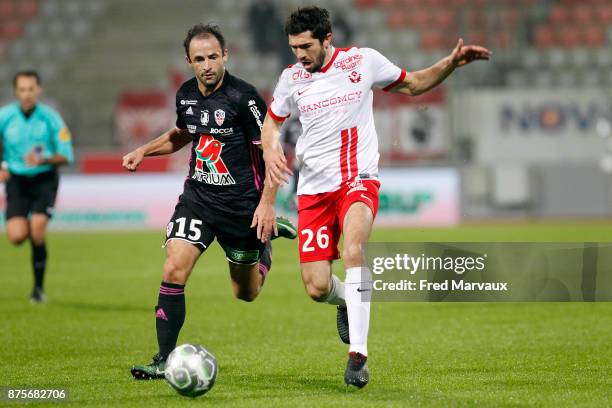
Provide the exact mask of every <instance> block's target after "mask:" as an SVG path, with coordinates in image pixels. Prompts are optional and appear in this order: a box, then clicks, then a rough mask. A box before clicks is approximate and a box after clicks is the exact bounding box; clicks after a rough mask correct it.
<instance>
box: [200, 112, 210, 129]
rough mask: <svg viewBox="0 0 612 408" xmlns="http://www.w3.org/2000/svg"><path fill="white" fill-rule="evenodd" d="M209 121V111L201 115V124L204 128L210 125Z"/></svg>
mask: <svg viewBox="0 0 612 408" xmlns="http://www.w3.org/2000/svg"><path fill="white" fill-rule="evenodd" d="M208 120H209V115H208V111H207V110H203V111H202V114H201V115H200V123H201V124H202V126H206V125H208Z"/></svg>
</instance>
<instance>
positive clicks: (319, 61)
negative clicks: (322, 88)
mask: <svg viewBox="0 0 612 408" xmlns="http://www.w3.org/2000/svg"><path fill="white" fill-rule="evenodd" d="M323 61H325V50H324V49H321V52H320V53H319V55H317V58H316V59H315V61H314V62H313V64H312V66H311V67H310V68H306V71H308V72H310V73H311V74H313V73H315V72H317V71H319V70H320V69H321V68H323Z"/></svg>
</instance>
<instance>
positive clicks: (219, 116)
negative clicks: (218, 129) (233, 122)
mask: <svg viewBox="0 0 612 408" xmlns="http://www.w3.org/2000/svg"><path fill="white" fill-rule="evenodd" d="M215 122H217V125H219V126H221V125H223V122H225V111H224V110H222V109H217V110H216V111H215Z"/></svg>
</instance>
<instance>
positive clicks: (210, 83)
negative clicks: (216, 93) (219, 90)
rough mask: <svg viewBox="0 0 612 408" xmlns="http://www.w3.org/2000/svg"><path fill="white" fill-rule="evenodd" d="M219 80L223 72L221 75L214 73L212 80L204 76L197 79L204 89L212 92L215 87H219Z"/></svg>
mask: <svg viewBox="0 0 612 408" xmlns="http://www.w3.org/2000/svg"><path fill="white" fill-rule="evenodd" d="M221 78H223V72H221V73H217V72H215V73H214V74H213V75H212V78H210V79H208V78H206V76H204V75H202V76H200V78H198V79H199V80H200V82H201V83H202V85H204V88H206V89H208V90H209V91H210V90H213V89H215V88H216V87H217V85H219V81H221Z"/></svg>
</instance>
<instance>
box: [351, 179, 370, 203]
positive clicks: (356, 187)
mask: <svg viewBox="0 0 612 408" xmlns="http://www.w3.org/2000/svg"><path fill="white" fill-rule="evenodd" d="M348 187H349V191H347V193H346V195H349V194H351V193H354V192H355V191H368V189H367V188H366V187H365V186H364V185H363V182H362V181H361V180H359V179H355V180H353V181H351V182H350V183H349V185H348ZM370 201H371V200H370Z"/></svg>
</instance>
